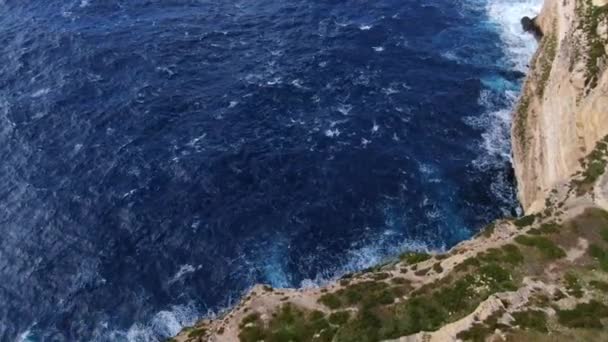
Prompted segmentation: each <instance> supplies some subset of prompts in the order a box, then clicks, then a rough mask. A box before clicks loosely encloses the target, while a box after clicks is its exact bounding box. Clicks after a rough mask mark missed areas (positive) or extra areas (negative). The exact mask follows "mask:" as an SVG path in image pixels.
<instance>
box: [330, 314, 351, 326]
mask: <svg viewBox="0 0 608 342" xmlns="http://www.w3.org/2000/svg"><path fill="white" fill-rule="evenodd" d="M349 318H350V312H348V311H338V312H332V313H331V314H330V315H329V318H328V319H329V323H331V324H334V325H343V324H344V323H346V322H347V321H348V319H349Z"/></svg>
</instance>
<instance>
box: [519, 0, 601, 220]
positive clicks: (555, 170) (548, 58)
mask: <svg viewBox="0 0 608 342" xmlns="http://www.w3.org/2000/svg"><path fill="white" fill-rule="evenodd" d="M607 4H608V0H546V1H545V4H544V6H543V10H542V12H541V14H540V15H539V16H538V17H537V18H536V19H535V23H536V25H538V27H539V28H540V30H541V31H542V32H543V34H544V35H543V37H542V39H541V41H540V46H539V49H538V51H537V53H536V55H535V56H534V58H533V60H532V61H531V64H530V72H529V75H528V78H527V81H526V83H525V85H524V89H523V91H522V96H521V99H520V103H519V105H518V108H517V111H516V113H515V116H514V120H513V129H512V144H513V157H514V165H515V173H516V176H517V180H518V191H519V199H520V201H521V203H522V206H523V208H524V210H525V211H526V212H537V211H539V210H540V209H541V208H542V207H543V206H544V200H545V198H546V196H547V191H548V190H550V189H551V188H552V187H553V186H555V185H556V183H558V182H560V181H564V180H567V179H568V177H569V176H570V175H571V174H572V173H574V172H575V171H577V169H578V168H579V166H580V164H579V160H580V159H581V158H582V157H584V156H585V155H587V154H588V153H589V152H590V151H591V150H592V149H593V148H594V147H595V145H596V143H597V141H598V140H599V139H601V138H602V137H603V136H604V135H606V134H607V133H608V73H607V72H606V69H608V57H607V50H608V5H607Z"/></svg>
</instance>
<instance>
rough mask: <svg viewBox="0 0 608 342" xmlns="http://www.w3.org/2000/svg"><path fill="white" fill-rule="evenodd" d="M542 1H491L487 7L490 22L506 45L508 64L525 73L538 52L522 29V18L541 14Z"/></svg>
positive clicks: (529, 35) (532, 38)
mask: <svg viewBox="0 0 608 342" xmlns="http://www.w3.org/2000/svg"><path fill="white" fill-rule="evenodd" d="M542 4H543V1H542V0H491V1H489V2H488V5H487V13H488V16H489V18H490V22H491V23H493V24H495V25H497V26H498V29H499V30H498V31H499V34H500V38H501V39H502V41H503V43H504V44H505V52H506V54H507V58H508V62H509V63H511V66H512V68H513V69H515V70H517V71H521V72H525V71H526V70H527V69H528V66H527V65H528V62H529V60H530V58H531V57H532V54H534V51H535V50H536V45H537V44H536V41H535V39H534V37H532V35H531V34H527V33H525V32H524V31H523V29H522V27H521V22H520V21H521V18H523V17H524V16H528V17H531V18H533V17H535V16H536V15H538V13H539V12H540V9H541V7H542Z"/></svg>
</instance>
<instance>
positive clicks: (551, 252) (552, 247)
mask: <svg viewBox="0 0 608 342" xmlns="http://www.w3.org/2000/svg"><path fill="white" fill-rule="evenodd" d="M515 241H516V242H517V243H519V244H522V245H525V246H530V247H535V248H536V249H538V250H539V251H540V252H541V254H542V255H543V256H544V257H545V258H547V259H559V258H563V257H565V256H566V252H564V250H563V249H561V248H560V247H558V246H557V245H556V244H555V243H554V242H553V241H551V240H549V239H547V238H545V237H542V236H530V235H519V236H517V237H516V238H515Z"/></svg>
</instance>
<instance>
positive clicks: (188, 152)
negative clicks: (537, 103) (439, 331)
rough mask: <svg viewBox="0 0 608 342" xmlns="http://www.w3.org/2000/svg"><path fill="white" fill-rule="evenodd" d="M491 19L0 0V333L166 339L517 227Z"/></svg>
mask: <svg viewBox="0 0 608 342" xmlns="http://www.w3.org/2000/svg"><path fill="white" fill-rule="evenodd" d="M499 2H500V1H499ZM529 2H530V1H526V0H519V2H518V1H515V2H509V1H502V4H503V5H505V3H508V4H506V5H505V6H507V7H508V6H517V5H521V4H522V3H526V4H528V3H529ZM490 5H491V4H490V2H489V1H485V0H468V1H464V0H425V1H419V0H399V1H397V0H374V1H362V0H352V1H335V0H288V1H267V0H250V1H244V0H243V1H233V0H228V1H217V0H201V1H195V0H172V1H169V0H167V1H155V0H128V1H127V0H104V1H102V0H89V1H81V0H78V1H75V0H71V1H69V0H63V1H33V0H18V1H17V0H4V1H0V49H1V51H0V160H1V162H0V303H1V305H0V340H2V341H13V340H15V339H16V338H20V339H21V340H23V339H25V340H31V341H73V340H83V341H87V340H98V341H121V340H132V341H148V340H155V339H161V338H163V337H167V336H170V335H171V334H174V333H175V332H177V330H178V329H179V327H180V326H181V325H184V324H191V323H192V322H193V320H194V319H196V318H197V316H200V315H204V314H205V313H207V312H216V311H217V310H220V309H221V308H224V307H226V306H227V305H229V304H230V303H232V302H233V301H234V300H236V299H237V298H238V296H239V294H240V293H242V291H244V290H245V289H246V288H248V287H249V286H251V285H252V284H254V283H256V282H264V283H270V284H272V285H274V286H301V285H307V284H311V283H319V282H323V281H324V280H327V279H331V278H332V277H335V276H337V275H339V274H341V273H343V272H346V271H349V270H354V269H360V268H363V267H366V266H369V265H371V264H373V263H375V262H377V261H379V260H381V259H382V258H385V257H387V256H389V255H391V254H394V253H397V252H399V251H403V250H408V249H443V248H447V247H450V246H452V245H454V244H455V243H457V242H459V241H461V240H463V239H465V238H467V237H469V236H471V235H472V234H474V233H476V232H477V231H478V230H479V229H480V228H481V227H482V226H483V225H484V224H487V223H488V222H490V221H492V220H493V219H495V218H497V217H500V216H503V215H510V214H513V213H514V211H515V210H516V208H517V203H516V200H515V198H514V188H513V179H512V174H511V171H510V170H511V167H510V162H509V143H508V129H509V108H510V107H511V106H512V104H513V101H514V99H515V98H516V94H517V91H518V88H519V84H520V82H521V80H522V76H523V73H522V72H521V71H522V70H521V68H518V63H520V64H521V63H522V60H521V58H519V59H517V56H524V63H525V56H527V55H526V53H527V52H526V51H528V50H529V49H528V50H526V47H527V46H528V45H526V44H528V43H527V42H528V41H527V40H526V41H525V42H526V43H525V44H524V45H522V46H519V47H518V46H515V48H514V50H513V54H514V56H515V57H513V56H511V55H510V52H509V51H510V50H509V48H508V47H509V44H513V42H509V41H506V40H505V39H507V40H508V39H509V37H510V38H513V36H509V32H506V31H504V27H503V26H504V25H503V26H501V25H502V24H501V21H500V20H499V19H496V18H494V19H493V18H491V17H490V16H489V14H488V13H489V11H488V9H489V6H490ZM518 19H519V18H515V19H514V20H515V21H514V22H517V20H518ZM503 24H504V23H503ZM505 37H506V38H505ZM513 39H515V43H517V39H516V38H513ZM526 39H527V38H526ZM515 45H517V44H515ZM518 48H522V49H523V50H521V51H520V50H517V49H518ZM522 51H523V52H522ZM518 53H519V54H518ZM19 336H20V337H19Z"/></svg>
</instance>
